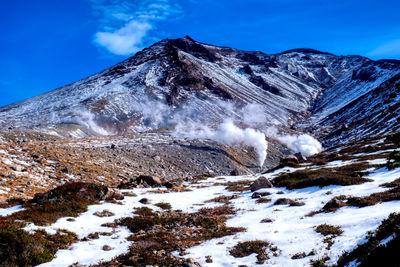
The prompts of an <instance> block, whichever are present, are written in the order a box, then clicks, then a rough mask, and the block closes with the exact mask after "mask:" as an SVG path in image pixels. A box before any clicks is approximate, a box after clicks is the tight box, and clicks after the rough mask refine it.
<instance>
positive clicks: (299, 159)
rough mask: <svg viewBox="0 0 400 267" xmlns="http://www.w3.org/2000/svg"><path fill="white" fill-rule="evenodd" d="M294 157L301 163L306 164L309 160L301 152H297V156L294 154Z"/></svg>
mask: <svg viewBox="0 0 400 267" xmlns="http://www.w3.org/2000/svg"><path fill="white" fill-rule="evenodd" d="M294 156H295V157H296V158H297V160H298V161H299V162H304V161H306V160H307V158H306V157H305V156H303V154H301V152H297V153H296V154H294Z"/></svg>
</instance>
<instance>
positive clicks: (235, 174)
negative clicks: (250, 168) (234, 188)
mask: <svg viewBox="0 0 400 267" xmlns="http://www.w3.org/2000/svg"><path fill="white" fill-rule="evenodd" d="M230 175H231V176H239V175H240V172H239V170H238V169H234V170H232V171H231V173H230Z"/></svg>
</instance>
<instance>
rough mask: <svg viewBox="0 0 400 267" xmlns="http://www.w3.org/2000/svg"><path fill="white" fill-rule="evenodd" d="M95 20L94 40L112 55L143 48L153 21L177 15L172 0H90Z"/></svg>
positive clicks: (178, 7) (153, 25)
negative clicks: (97, 24) (96, 19)
mask: <svg viewBox="0 0 400 267" xmlns="http://www.w3.org/2000/svg"><path fill="white" fill-rule="evenodd" d="M91 2H92V7H93V10H94V13H95V15H96V16H97V17H98V21H99V29H100V30H99V31H98V32H97V33H96V34H95V36H94V42H95V44H97V45H99V46H101V47H103V48H105V49H106V50H107V51H108V52H110V53H112V54H115V55H131V54H133V53H135V52H137V51H139V50H140V49H142V48H143V45H144V42H145V40H146V38H147V37H149V34H150V33H151V31H152V30H154V29H156V27H157V24H158V23H160V22H162V21H166V20H168V19H172V18H174V17H177V16H180V15H181V14H182V9H181V7H180V6H179V5H178V4H177V3H175V2H173V0H142V1H137V0H135V1H128V0H91Z"/></svg>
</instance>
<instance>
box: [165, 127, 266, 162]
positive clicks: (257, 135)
mask: <svg viewBox="0 0 400 267" xmlns="http://www.w3.org/2000/svg"><path fill="white" fill-rule="evenodd" d="M173 135H174V136H178V137H186V138H189V139H210V140H213V141H216V142H219V143H222V144H225V145H228V146H234V145H245V146H251V147H253V148H254V150H255V151H256V153H257V155H258V161H259V164H260V166H262V165H263V163H264V161H265V158H266V156H267V147H268V143H267V141H266V139H265V135H264V133H262V132H260V131H258V130H255V129H252V128H246V129H241V128H239V127H238V126H236V125H235V124H234V123H233V121H232V120H225V121H224V122H223V123H221V124H220V125H219V126H218V127H217V128H216V129H212V128H210V127H208V126H205V125H196V124H191V125H182V124H178V125H177V126H176V127H175V131H174V132H173Z"/></svg>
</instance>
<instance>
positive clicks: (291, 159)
mask: <svg viewBox="0 0 400 267" xmlns="http://www.w3.org/2000/svg"><path fill="white" fill-rule="evenodd" d="M280 164H281V165H284V166H292V165H297V164H299V160H298V159H297V157H296V156H294V155H289V156H286V157H284V158H283V159H281V162H280Z"/></svg>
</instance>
